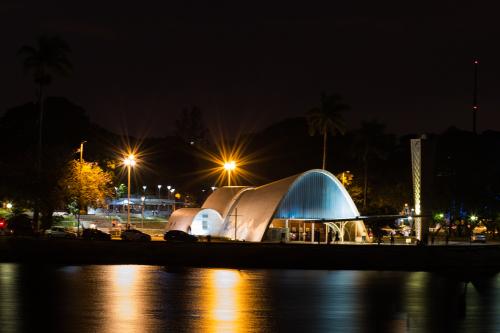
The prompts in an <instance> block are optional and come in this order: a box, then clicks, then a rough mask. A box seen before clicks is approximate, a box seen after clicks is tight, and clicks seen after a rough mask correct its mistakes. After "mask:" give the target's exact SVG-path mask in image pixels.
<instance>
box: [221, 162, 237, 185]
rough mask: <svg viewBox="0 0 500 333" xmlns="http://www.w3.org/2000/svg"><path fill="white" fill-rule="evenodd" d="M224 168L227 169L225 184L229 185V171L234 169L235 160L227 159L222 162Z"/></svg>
mask: <svg viewBox="0 0 500 333" xmlns="http://www.w3.org/2000/svg"><path fill="white" fill-rule="evenodd" d="M224 169H225V170H226V171H227V186H231V171H233V170H234V169H236V162H235V161H229V162H226V163H224Z"/></svg>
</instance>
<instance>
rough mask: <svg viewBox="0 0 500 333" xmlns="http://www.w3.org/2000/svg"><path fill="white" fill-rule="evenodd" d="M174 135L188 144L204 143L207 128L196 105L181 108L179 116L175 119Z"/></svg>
mask: <svg viewBox="0 0 500 333" xmlns="http://www.w3.org/2000/svg"><path fill="white" fill-rule="evenodd" d="M175 135H176V136H177V137H179V138H181V139H182V140H184V142H186V143H188V144H190V145H194V144H200V143H201V144H204V143H206V142H205V141H206V140H207V136H208V129H207V128H206V127H205V123H204V121H203V113H202V112H201V110H200V109H199V108H198V107H196V106H193V107H191V108H184V109H182V112H181V115H180V117H179V118H178V119H177V120H176V121H175Z"/></svg>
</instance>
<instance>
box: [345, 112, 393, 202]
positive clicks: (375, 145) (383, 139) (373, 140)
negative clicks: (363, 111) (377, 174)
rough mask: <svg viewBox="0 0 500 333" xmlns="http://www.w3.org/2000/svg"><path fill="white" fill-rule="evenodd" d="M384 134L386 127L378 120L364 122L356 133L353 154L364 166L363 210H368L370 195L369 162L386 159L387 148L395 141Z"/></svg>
mask: <svg viewBox="0 0 500 333" xmlns="http://www.w3.org/2000/svg"><path fill="white" fill-rule="evenodd" d="M384 132H385V125H384V124H382V123H379V122H378V121H376V120H371V121H363V122H362V123H361V128H360V129H359V130H357V131H356V132H355V137H354V149H353V152H354V154H355V155H356V156H357V157H358V159H359V160H360V161H361V162H362V164H363V178H364V179H363V182H364V184H363V209H366V202H367V193H368V162H369V160H370V159H383V158H385V155H386V151H387V147H388V145H389V144H390V143H392V141H393V137H392V136H391V135H387V134H385V133H384Z"/></svg>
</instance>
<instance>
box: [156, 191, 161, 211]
mask: <svg viewBox="0 0 500 333" xmlns="http://www.w3.org/2000/svg"><path fill="white" fill-rule="evenodd" d="M160 202H161V185H158V207H156V210H157V211H158V216H159V215H160Z"/></svg>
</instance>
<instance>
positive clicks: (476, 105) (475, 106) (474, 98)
mask: <svg viewBox="0 0 500 333" xmlns="http://www.w3.org/2000/svg"><path fill="white" fill-rule="evenodd" d="M478 67H479V59H477V58H476V59H474V90H473V93H472V132H473V133H474V134H476V115H477V111H478V110H479V103H478V101H477V72H478Z"/></svg>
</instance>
